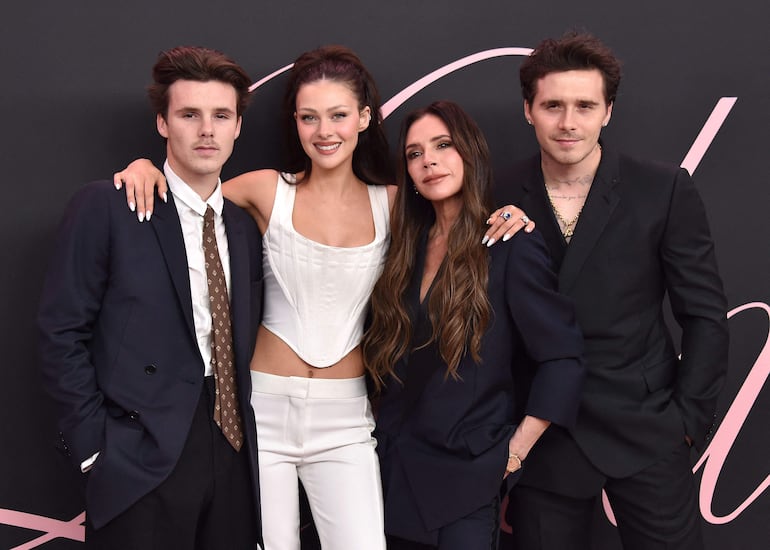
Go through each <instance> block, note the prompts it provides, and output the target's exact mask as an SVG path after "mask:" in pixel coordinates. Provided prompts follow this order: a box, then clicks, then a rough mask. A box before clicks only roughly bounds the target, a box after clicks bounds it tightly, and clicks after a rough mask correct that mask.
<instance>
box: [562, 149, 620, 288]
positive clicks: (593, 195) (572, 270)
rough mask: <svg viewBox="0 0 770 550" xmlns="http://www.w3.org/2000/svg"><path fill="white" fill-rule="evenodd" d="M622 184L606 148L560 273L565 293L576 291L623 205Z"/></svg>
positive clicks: (616, 161) (614, 160) (616, 163)
mask: <svg viewBox="0 0 770 550" xmlns="http://www.w3.org/2000/svg"><path fill="white" fill-rule="evenodd" d="M619 181H620V176H619V172H618V157H617V155H616V154H614V153H612V152H610V151H607V149H606V148H605V149H604V150H603V151H602V160H601V162H600V164H599V169H598V170H597V172H596V176H595V177H594V181H593V183H592V184H591V190H590V191H589V193H588V197H587V198H586V203H585V206H584V207H583V211H582V213H581V214H580V219H578V222H577V226H576V227H575V234H574V235H573V236H572V239H571V240H570V243H569V246H567V251H566V253H565V255H564V261H563V262H562V265H561V269H560V270H559V290H560V291H561V292H564V293H569V291H570V290H571V289H572V286H573V285H574V284H575V281H576V280H577V277H578V275H579V273H580V270H581V269H582V267H583V264H584V263H585V261H586V259H587V258H588V256H589V255H590V254H591V251H592V250H593V249H594V247H595V246H596V243H597V242H598V240H599V238H600V237H601V235H602V233H603V232H604V230H605V228H606V227H607V222H608V221H609V219H610V216H611V215H612V212H613V211H614V210H615V207H616V206H617V205H618V202H619V201H620V196H619V195H618V194H617V193H616V192H615V185H617V183H618V182H619Z"/></svg>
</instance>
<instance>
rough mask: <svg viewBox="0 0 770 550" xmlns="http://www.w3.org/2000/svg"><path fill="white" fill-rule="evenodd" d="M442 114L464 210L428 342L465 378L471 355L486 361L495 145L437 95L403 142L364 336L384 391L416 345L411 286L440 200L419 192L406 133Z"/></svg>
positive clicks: (437, 291) (450, 370)
mask: <svg viewBox="0 0 770 550" xmlns="http://www.w3.org/2000/svg"><path fill="white" fill-rule="evenodd" d="M427 115H434V116H436V117H438V118H439V119H441V120H442V121H443V122H444V124H446V126H447V128H448V130H449V134H450V136H451V138H452V142H453V144H454V147H455V148H456V149H457V152H458V153H459V154H460V157H461V158H462V159H463V185H462V190H461V191H460V193H461V194H462V205H463V206H462V209H461V212H460V215H459V216H458V218H457V220H456V221H455V223H454V225H453V226H452V228H451V230H450V233H449V236H448V243H447V255H446V258H445V260H444V266H443V268H442V269H440V270H439V273H438V274H437V275H436V280H435V282H434V284H433V290H432V292H431V293H430V297H429V299H428V316H429V318H430V321H431V325H432V327H433V330H432V334H431V336H430V339H429V340H428V341H427V342H419V343H417V344H418V345H419V347H422V346H424V345H428V344H430V343H433V342H437V343H438V350H439V353H440V355H441V358H442V359H443V360H444V361H445V362H446V365H447V370H446V376H447V377H450V376H451V377H452V378H455V379H457V378H459V375H458V373H457V368H458V366H459V364H460V360H461V359H462V358H463V356H465V355H466V353H470V354H471V357H472V358H473V359H474V361H475V362H476V363H477V364H479V363H481V356H480V348H481V337H482V336H483V334H484V331H485V330H486V328H487V325H488V324H489V319H490V316H491V306H490V304H489V300H488V297H487V279H488V276H489V265H488V255H487V248H486V247H485V246H483V245H482V244H481V242H480V241H481V239H480V237H481V235H482V233H483V228H485V221H486V219H487V217H488V213H489V212H490V211H491V209H490V204H491V202H490V199H489V197H490V192H491V191H490V188H491V183H492V174H491V168H490V163H489V147H488V146H487V142H486V139H485V138H484V136H483V134H482V133H481V130H480V129H479V127H478V126H477V125H476V123H475V122H474V121H473V119H471V118H470V117H469V116H468V115H467V114H466V113H465V111H463V110H462V109H461V108H460V107H459V106H458V105H457V104H455V103H452V102H449V101H437V102H435V103H432V104H430V105H429V106H427V107H425V108H423V109H419V110H417V111H413V112H412V113H410V114H409V115H407V117H406V119H405V120H404V122H403V124H402V127H401V134H400V139H399V146H398V147H399V148H398V152H399V155H398V158H399V161H398V174H397V179H398V184H399V185H398V192H397V194H396V203H395V206H394V212H393V216H392V220H391V245H390V249H389V251H388V256H387V260H386V262H385V268H384V270H383V273H382V275H381V276H380V279H379V281H378V282H377V284H376V285H375V287H374V291H373V292H372V301H371V310H372V315H371V324H370V326H369V328H368V330H367V332H366V334H365V335H364V339H363V342H362V349H363V353H364V362H365V365H366V368H367V370H368V372H369V374H370V375H371V377H372V380H373V382H374V386H375V390H376V391H377V392H379V391H380V390H381V389H382V387H383V386H384V385H385V384H386V382H387V380H388V378H390V377H394V378H395V379H397V377H396V376H395V373H394V366H395V364H396V362H397V361H398V360H399V359H401V358H402V357H403V356H404V355H405V354H407V353H408V352H409V351H410V348H411V347H412V346H413V345H415V343H414V342H412V331H413V327H412V322H411V320H410V317H409V313H408V310H407V305H406V303H405V299H406V296H405V292H406V288H407V286H408V285H409V281H410V279H411V277H412V275H413V273H414V270H415V269H416V268H419V267H420V266H416V265H415V257H416V254H417V248H418V246H419V240H420V236H421V235H422V234H423V232H424V231H427V230H428V229H429V228H430V227H431V226H432V225H433V222H434V220H435V214H434V210H433V206H432V204H431V203H430V202H429V201H428V200H426V199H425V198H423V197H422V196H420V195H418V194H417V193H415V191H414V189H415V187H414V182H413V181H412V179H411V177H410V176H409V172H408V171H407V167H406V158H405V147H406V135H407V132H408V131H409V128H411V126H412V124H414V123H415V122H416V121H417V120H419V119H421V118H423V117H424V116H427Z"/></svg>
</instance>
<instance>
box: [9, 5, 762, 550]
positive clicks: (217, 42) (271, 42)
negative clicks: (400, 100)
mask: <svg viewBox="0 0 770 550" xmlns="http://www.w3.org/2000/svg"><path fill="white" fill-rule="evenodd" d="M768 21H770V6H768V4H766V3H764V2H758V1H756V0H755V1H753V2H749V1H747V0H735V1H733V2H729V3H728V2H720V1H718V0H703V1H700V2H691V1H679V2H658V1H657V0H656V1H650V2H637V3H630V2H629V3H625V2H613V1H610V0H595V1H593V2H567V1H565V0H556V1H547V0H546V1H543V2H539V3H538V2H528V3H524V2H517V1H514V0H499V1H492V0H476V1H474V2H462V1H461V0H447V1H445V2H441V3H439V2H423V1H414V0H412V1H404V0H390V1H387V2H370V1H368V0H341V1H335V0H330V1H327V2H320V3H312V4H311V3H309V2H306V1H298V0H283V1H281V2H268V1H264V0H263V1H257V0H220V1H219V2H202V1H201V0H186V1H184V2H182V1H178V0H168V1H166V2H159V1H157V0H155V1H149V0H133V1H132V2H122V3H118V2H100V1H97V0H71V1H62V0H56V1H54V0H39V1H36V2H35V1H28V2H20V1H18V0H16V1H13V0H11V1H9V2H6V3H5V4H4V6H3V8H2V18H1V22H0V61H1V63H0V71H2V72H1V74H2V81H1V82H2V87H1V88H0V105H2V117H0V120H2V122H3V123H4V124H3V131H2V136H0V143H1V144H2V147H0V151H1V152H2V153H1V154H2V159H3V163H2V172H3V175H2V193H1V194H0V196H1V197H2V205H3V208H2V210H3V212H2V215H0V250H1V251H2V252H0V254H2V256H1V261H2V268H1V269H0V288H2V289H3V290H2V296H3V303H4V305H3V309H2V314H1V315H0V335H1V336H0V346H1V349H2V350H4V351H5V352H7V355H6V358H5V360H4V361H3V365H2V367H0V419H1V420H0V548H16V549H26V548H34V547H37V546H39V545H41V544H42V545H45V546H44V547H45V548H51V549H69V548H78V547H80V546H81V545H80V543H79V542H76V541H77V540H78V538H80V539H81V540H82V527H81V522H82V517H81V516H80V514H81V512H82V509H83V505H82V500H81V496H80V494H79V490H78V479H77V474H76V473H75V472H73V471H72V469H71V468H70V467H69V465H68V464H66V463H65V462H64V461H63V459H62V458H60V457H59V456H58V455H57V453H56V452H55V451H54V450H53V441H54V435H55V429H54V422H53V418H52V417H51V414H50V408H49V403H48V401H47V398H46V397H45V396H44V394H43V393H42V391H41V390H40V383H39V372H38V367H37V364H36V361H35V348H34V340H35V336H34V335H35V333H34V315H35V309H36V303H37V297H38V293H39V287H40V284H41V279H42V276H43V271H44V269H45V265H46V259H47V257H48V255H49V252H50V248H51V245H52V240H53V233H54V231H55V227H56V224H57V222H58V219H59V217H60V216H61V213H62V209H63V206H64V203H65V202H66V200H67V199H68V198H69V197H70V196H71V195H72V193H73V192H74V190H75V189H76V188H77V187H78V186H80V185H82V184H83V183H84V182H86V181H89V180H92V179H97V178H102V177H109V176H110V175H111V174H112V172H113V171H115V170H116V169H117V168H120V167H122V166H123V165H124V164H125V163H126V162H127V161H128V160H129V159H131V158H133V157H134V156H137V155H140V154H141V155H145V156H151V158H154V159H155V160H162V150H163V144H162V141H161V139H160V138H159V136H157V134H156V133H155V123H154V116H153V114H152V113H151V112H150V110H149V108H148V105H147V101H146V99H145V95H144V86H145V85H146V84H147V83H148V81H149V69H150V67H151V65H152V64H153V62H154V61H155V58H156V55H157V53H158V52H159V51H161V50H163V49H167V48H169V47H172V46H175V45H179V44H194V45H205V46H209V47H213V48H217V49H220V50H223V51H225V52H227V53H228V54H230V55H231V56H233V57H234V58H235V59H236V60H238V61H239V62H240V63H241V64H242V65H243V66H244V67H245V68H246V69H247V71H248V72H249V73H250V74H251V75H252V77H253V80H254V81H255V82H256V81H258V80H259V79H261V78H262V77H264V76H266V75H268V74H270V73H272V72H273V71H275V70H277V69H279V68H281V67H283V66H285V65H286V64H288V63H290V62H291V61H292V59H294V58H295V57H296V55H298V54H299V53H300V52H302V51H304V50H307V49H310V48H314V47H316V46H319V45H322V44H326V43H342V44H345V45H348V46H350V47H352V48H353V49H354V50H355V51H357V52H358V53H359V54H360V56H361V57H362V58H363V60H364V61H365V63H366V64H367V66H368V67H369V68H370V70H371V71H372V73H373V74H374V75H375V77H376V78H377V80H378V83H379V86H380V91H381V93H382V96H383V100H388V99H390V98H391V97H393V96H396V94H398V93H399V92H401V91H402V90H404V89H405V88H406V87H407V86H409V85H410V84H412V83H414V82H415V81H417V80H419V79H420V78H422V77H424V76H425V75H428V74H429V73H431V72H432V71H434V70H437V69H440V68H441V67H444V66H446V65H447V64H449V63H452V62H454V61H457V60H459V59H461V58H464V57H466V56H469V55H473V54H477V53H479V52H484V51H487V50H490V49H494V48H531V47H532V46H534V45H535V44H536V43H537V42H538V41H539V40H540V39H541V38H543V37H545V36H554V35H560V34H561V33H562V32H563V31H565V30H567V29H570V28H578V29H585V30H589V31H591V32H593V33H595V34H597V35H598V36H600V37H601V38H602V39H604V40H605V41H606V42H607V43H608V44H610V46H612V47H613V48H614V49H615V51H616V53H617V54H618V56H619V57H620V58H621V59H622V60H623V62H624V71H625V75H624V80H623V83H622V84H621V88H620V94H619V97H618V100H617V103H616V106H615V110H614V116H613V119H612V122H611V124H610V126H609V127H608V128H607V129H606V131H605V133H604V135H605V139H606V140H608V141H611V142H612V143H613V144H614V145H616V146H618V147H620V148H622V149H625V150H627V151H630V152H633V153H635V154H637V155H639V156H644V157H651V158H656V159H660V160H666V161H670V162H674V163H681V162H682V161H683V159H684V158H685V156H686V154H687V153H688V151H689V150H690V148H691V146H692V144H693V142H694V141H695V139H696V137H697V136H698V134H699V132H700V130H701V128H702V127H703V126H704V124H705V123H706V121H707V119H708V118H709V115H710V114H711V113H712V110H713V109H714V107H715V106H716V105H717V103H718V102H719V100H720V98H723V97H729V98H737V100H736V101H735V104H734V105H733V106H732V108H731V109H729V108H728V109H726V112H727V116H726V118H725V120H724V123H723V124H721V125H719V124H717V127H718V132H717V133H716V135H715V137H714V139H713V141H712V142H710V147H709V148H708V150H707V151H706V152H705V155H703V158H702V161H701V162H700V163H699V164H697V166H696V167H695V170H694V175H695V179H696V183H697V185H698V187H699V189H700V191H701V193H702V195H703V198H704V200H705V203H706V207H707V210H708V212H709V215H710V219H711V222H712V230H713V233H714V237H715V240H716V243H717V254H718V258H719V262H720V268H721V271H722V275H723V277H724V280H725V284H726V290H727V295H728V300H729V304H730V308H731V309H732V310H733V312H732V317H731V321H730V329H731V338H732V349H731V354H730V367H729V369H730V370H729V379H728V383H727V385H726V388H725V391H724V393H723V395H722V398H721V400H720V405H719V420H720V422H721V426H720V429H719V431H718V433H717V437H716V438H715V440H714V442H713V444H712V446H711V448H710V449H709V450H707V451H706V456H705V457H703V459H704V460H703V461H702V462H705V465H704V463H701V464H700V466H699V468H698V469H697V472H696V475H697V476H698V479H699V480H701V478H702V483H701V508H702V512H703V516H704V523H705V525H706V535H707V539H708V544H707V549H708V550H716V549H731V550H732V549H736V550H738V549H755V548H756V549H759V548H766V547H767V544H768V543H767V541H768V540H770V522H768V521H767V518H768V513H769V512H770V495H768V494H766V493H765V492H764V489H765V488H766V486H767V484H768V483H770V482H768V479H767V478H768V473H769V472H768V466H769V465H770V461H769V460H768V459H769V458H770V441H769V440H768V437H767V435H768V429H767V426H768V425H770V398H769V396H768V395H767V392H766V391H765V390H764V386H765V382H766V378H767V376H768V374H769V373H770V349H766V347H767V342H768V333H769V332H770V331H769V329H768V327H769V325H770V323H769V322H768V320H769V319H770V306H768V304H769V303H770V292H769V289H768V284H767V282H766V281H767V280H768V275H770V254H768V243H769V241H770V239H769V238H768V233H767V228H768V223H767V219H768V217H767V215H768V212H770V191H769V185H770V176H768V170H767V161H768V157H769V156H770V155H768V153H767V152H766V149H767V143H768V140H767V134H768V128H770V92H769V91H768V90H770V56H768V54H770V33H768V31H767V24H768ZM520 59H521V58H520V56H517V55H509V56H503V57H493V58H491V59H489V60H486V61H481V62H478V63H475V64H472V65H470V66H468V67H466V68H463V69H461V70H458V71H455V72H452V73H450V74H448V75H446V76H444V77H443V78H441V79H439V80H438V81H436V82H434V83H432V84H430V85H428V86H427V87H425V88H424V89H423V90H421V91H420V92H418V93H417V94H415V95H414V96H413V97H411V98H410V99H408V100H407V101H406V102H405V103H404V104H403V105H400V106H399V107H398V108H396V109H395V111H393V113H392V114H390V116H389V117H388V119H387V121H386V125H387V127H388V133H389V135H390V136H391V137H392V138H395V134H396V130H397V126H398V123H399V122H400V119H401V117H403V115H404V113H405V112H406V111H408V110H410V109H411V108H413V107H416V106H420V105H424V104H426V103H427V102H429V101H431V100H434V99H438V98H449V99H453V100H456V101H458V102H460V103H461V104H462V105H463V106H465V107H466V109H467V110H468V111H469V112H470V113H471V114H472V115H473V116H474V117H475V118H476V119H477V120H478V121H479V123H480V125H481V126H482V128H483V129H484V131H485V132H486V134H487V137H488V139H489V141H490V143H491V146H492V152H493V156H494V162H495V168H496V169H497V171H498V172H499V173H503V172H504V168H505V165H506V164H507V163H509V162H510V160H511V159H514V158H520V157H524V156H526V155H529V154H530V153H531V152H533V151H534V150H535V141H534V138H533V136H532V135H531V132H530V129H529V128H528V127H527V126H526V124H525V123H524V120H523V117H522V114H521V111H522V108H521V99H520V94H519V90H518V85H517V69H518V65H519V63H520ZM283 83H284V79H283V77H282V76H279V77H276V78H275V79H274V80H271V81H270V82H268V83H266V84H264V85H263V86H261V87H259V88H258V89H257V91H256V92H255V98H254V103H253V104H252V106H251V107H250V109H249V110H248V111H247V113H246V116H245V119H244V129H243V133H242V136H241V138H240V140H239V142H238V144H237V145H236V151H235V154H234V155H233V157H232V159H231V161H230V162H229V163H228V165H227V166H226V169H225V176H227V175H232V174H236V173H239V172H241V171H244V170H247V169H254V168H259V167H266V166H272V165H274V163H275V159H276V158H277V155H278V151H279V150H280V132H279V131H278V130H277V124H276V123H277V117H278V112H279V109H278V105H279V100H280V96H281V92H282V87H283ZM706 141H709V140H706ZM68 522H69V523H68ZM597 529H598V530H599V531H600V532H601V536H600V537H599V542H598V543H597V546H596V547H597V548H601V549H602V550H605V549H606V550H610V549H615V548H618V546H617V541H616V538H615V535H614V533H613V529H612V527H611V525H610V524H609V523H608V522H607V521H605V520H604V519H601V521H598V522H597ZM48 540H51V542H48ZM506 544H507V543H506ZM364 550H365V549H364Z"/></svg>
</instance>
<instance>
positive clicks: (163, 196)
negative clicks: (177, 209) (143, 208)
mask: <svg viewBox="0 0 770 550" xmlns="http://www.w3.org/2000/svg"><path fill="white" fill-rule="evenodd" d="M160 198H161V199H163V202H168V195H167V194H166V192H165V191H163V193H161V195H160Z"/></svg>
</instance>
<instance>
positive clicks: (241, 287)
mask: <svg viewBox="0 0 770 550" xmlns="http://www.w3.org/2000/svg"><path fill="white" fill-rule="evenodd" d="M236 208H238V207H237V206H235V205H234V204H232V203H231V202H229V201H227V200H225V206H224V210H223V212H222V215H223V218H224V222H225V232H226V233H227V246H228V249H229V251H230V312H231V322H232V331H233V346H234V347H235V357H236V358H244V357H245V358H246V360H247V361H249V360H251V357H250V355H249V353H248V350H249V346H250V345H251V343H252V342H251V341H252V340H253V338H254V336H255V335H254V334H251V335H250V334H249V331H250V330H251V325H250V323H249V307H250V304H251V300H250V296H249V292H250V291H251V287H250V284H251V279H250V277H249V250H248V241H247V239H246V235H245V234H244V232H243V227H242V226H241V223H240V220H239V219H238V216H237V215H235V214H236V213H235V212H234V211H233V210H234V209H236Z"/></svg>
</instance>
